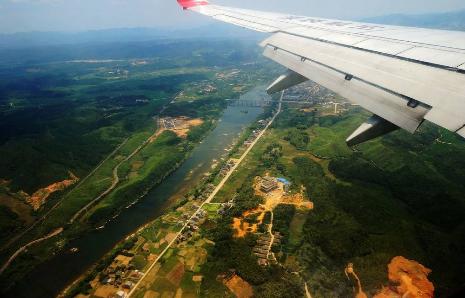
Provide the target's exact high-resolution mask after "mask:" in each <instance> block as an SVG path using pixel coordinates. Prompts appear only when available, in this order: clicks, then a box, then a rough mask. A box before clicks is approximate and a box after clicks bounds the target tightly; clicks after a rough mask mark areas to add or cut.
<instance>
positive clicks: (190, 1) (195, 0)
mask: <svg viewBox="0 0 465 298" xmlns="http://www.w3.org/2000/svg"><path fill="white" fill-rule="evenodd" d="M178 3H179V5H181V6H182V8H184V9H188V8H191V7H195V6H200V5H208V1H206V0H178Z"/></svg>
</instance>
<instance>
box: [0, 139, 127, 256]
mask: <svg viewBox="0 0 465 298" xmlns="http://www.w3.org/2000/svg"><path fill="white" fill-rule="evenodd" d="M128 139H129V138H126V139H125V140H124V141H123V142H122V143H121V144H120V145H118V147H116V149H115V150H113V151H112V152H111V153H110V154H108V155H107V157H106V158H105V159H104V160H102V161H101V162H100V163H99V164H98V165H97V166H96V167H95V168H94V169H93V170H92V171H91V172H90V173H89V174H88V175H87V176H86V177H84V178H83V179H81V181H79V183H78V184H77V185H76V186H75V187H73V189H72V190H71V191H70V192H68V193H67V194H66V195H64V196H63V198H62V199H61V200H59V201H58V202H56V203H55V205H53V206H52V208H50V209H49V210H48V211H47V212H46V213H45V214H44V215H42V217H40V218H39V219H38V220H36V221H34V223H32V225H30V226H29V227H28V228H27V229H26V230H24V231H22V232H21V233H19V234H17V235H16V236H15V237H13V238H12V239H11V240H10V241H8V242H7V243H6V244H5V245H4V246H2V248H1V249H0V251H3V250H5V249H7V248H8V247H10V246H11V245H13V244H14V243H15V242H16V241H18V240H19V239H21V238H22V237H23V236H24V235H25V234H26V233H28V232H29V231H31V230H32V229H33V228H35V227H36V226H37V225H38V224H40V223H42V222H43V221H44V220H45V219H47V218H48V216H49V215H50V213H52V211H53V210H55V209H56V208H58V206H60V205H61V203H62V202H63V201H64V200H65V199H66V198H67V197H68V196H69V195H70V194H72V193H73V192H74V191H75V190H76V189H77V188H78V187H80V186H81V185H82V184H83V183H84V182H85V181H86V180H87V179H88V178H89V177H90V176H92V175H93V174H94V173H95V172H96V171H97V170H98V169H100V167H101V166H102V165H103V164H104V163H105V162H106V161H107V160H108V159H110V157H112V156H113V155H114V154H115V153H116V152H117V151H118V150H119V149H120V148H121V147H123V146H124V144H126V142H127V141H128Z"/></svg>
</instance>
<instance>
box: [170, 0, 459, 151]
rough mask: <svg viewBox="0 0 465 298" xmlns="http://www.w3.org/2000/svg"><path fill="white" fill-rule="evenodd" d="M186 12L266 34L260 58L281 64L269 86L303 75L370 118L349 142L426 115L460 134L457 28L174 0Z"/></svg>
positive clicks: (410, 125)
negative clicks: (281, 71)
mask: <svg viewBox="0 0 465 298" xmlns="http://www.w3.org/2000/svg"><path fill="white" fill-rule="evenodd" d="M178 3H179V4H180V5H181V6H182V7H183V8H184V9H185V10H189V11H194V12H197V13H201V14H204V15H207V16H210V17H212V18H215V19H217V20H220V21H223V22H227V23H231V24H234V25H238V26H241V27H245V28H248V29H252V30H255V31H260V32H266V33H271V34H272V35H271V36H270V37H268V38H267V39H266V40H264V41H263V42H262V43H261V46H262V47H264V55H265V56H266V57H268V58H270V59H272V60H274V61H276V62H278V63H279V64H282V65H283V66H285V67H287V68H288V72H287V73H285V74H283V75H282V76H281V77H280V78H278V79H277V80H276V81H275V82H274V83H273V84H272V85H271V86H270V87H269V88H268V92H269V93H274V92H279V91H282V90H284V89H287V88H289V87H291V86H294V85H297V84H299V83H302V82H304V81H306V80H308V79H310V80H312V81H314V82H316V83H318V84H320V85H322V86H324V87H326V88H328V89H331V90H332V91H334V92H336V93H338V94H339V95H341V96H343V97H345V98H347V99H348V100H349V101H351V102H353V103H356V104H359V105H360V106H362V107H363V108H365V109H367V110H369V111H371V112H372V113H373V114H374V115H373V117H371V118H370V119H369V120H368V121H367V122H365V123H364V124H362V126H360V127H359V128H358V129H357V130H356V131H355V132H354V133H353V134H352V135H351V136H350V137H349V138H348V139H347V143H348V144H349V145H351V146H352V145H356V144H358V143H361V142H364V141H367V140H370V139H372V138H375V137H378V136H380V135H383V134H385V133H388V132H390V131H393V130H395V129H398V128H402V129H405V130H407V131H409V132H411V133H414V132H415V131H416V130H417V129H418V127H419V126H420V125H421V123H422V122H423V121H424V120H425V119H426V120H428V121H430V122H433V123H435V124H437V125H439V126H442V127H444V128H446V129H448V130H450V131H452V132H455V133H457V134H459V135H461V136H462V137H465V32H459V31H444V30H432V29H422V28H410V27H400V26H386V25H377V24H368V23H357V22H350V21H339V20H330V19H323V18H311V17H304V16H294V15H285V14H277V13H267V12H259V11H253V10H244V9H237V8H229V7H224V6H218V5H212V4H210V3H209V2H208V1H206V0H178Z"/></svg>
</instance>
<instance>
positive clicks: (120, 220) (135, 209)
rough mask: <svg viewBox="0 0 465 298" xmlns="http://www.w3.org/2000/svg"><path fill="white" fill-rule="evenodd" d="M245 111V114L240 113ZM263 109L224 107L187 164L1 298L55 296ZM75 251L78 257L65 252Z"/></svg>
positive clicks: (258, 92)
mask: <svg viewBox="0 0 465 298" xmlns="http://www.w3.org/2000/svg"><path fill="white" fill-rule="evenodd" d="M264 97H266V93H265V92H264V90H263V88H262V87H257V88H255V89H253V90H251V91H250V92H248V93H246V94H244V95H243V96H241V99H242V100H254V101H256V100H260V99H263V98H264ZM245 111H247V112H245ZM262 111H263V110H262V108H256V107H234V106H228V107H227V108H226V109H225V111H224V113H223V115H222V117H221V118H220V120H219V122H218V125H217V126H216V127H215V129H214V130H212V131H211V132H210V133H208V135H207V136H206V137H205V139H204V140H203V141H202V143H200V144H198V145H197V146H196V147H195V148H194V150H193V151H192V153H191V155H190V156H189V157H188V158H187V160H186V161H185V162H184V163H183V164H182V165H181V166H180V167H179V168H178V169H177V170H176V171H174V172H173V173H172V174H171V175H170V176H168V177H167V178H166V179H165V180H164V181H163V182H162V183H161V184H159V185H158V186H156V187H154V188H153V189H152V190H151V191H150V192H149V193H148V194H147V195H146V196H145V197H144V198H142V199H141V200H140V201H139V202H138V203H137V204H135V205H133V206H131V208H127V209H124V211H123V212H122V213H121V214H120V215H119V216H118V217H116V218H115V219H113V220H111V221H110V222H109V223H107V224H106V225H105V228H103V229H100V230H94V231H92V232H89V233H86V234H85V235H83V236H82V237H81V238H78V239H76V240H73V241H71V242H70V243H69V244H68V245H67V247H65V249H63V250H62V252H61V253H59V254H57V255H55V256H54V257H53V258H51V259H50V260H48V261H46V262H44V263H42V264H41V265H39V266H37V267H36V268H34V269H33V270H32V271H31V272H30V273H29V274H28V275H27V276H26V277H25V278H23V279H22V280H21V281H20V282H18V283H17V284H16V285H15V286H14V287H13V288H12V289H11V290H10V291H9V293H8V294H7V296H6V297H17V298H19V297H24V298H26V297H27V298H35V297H38V298H39V297H40V298H42V297H55V296H56V295H57V294H58V293H59V292H60V291H61V290H62V289H63V288H64V287H66V286H67V285H68V284H70V283H71V282H72V281H74V280H75V279H76V278H77V277H79V276H80V275H81V274H82V273H84V272H85V271H86V270H87V269H88V268H89V267H90V266H91V265H92V264H94V263H95V262H96V261H98V260H99V259H100V258H101V257H102V256H103V255H104V254H105V253H107V252H108V251H109V250H110V249H112V248H113V247H114V246H115V245H116V244H117V243H118V242H119V241H121V240H122V239H124V238H125V237H126V236H128V235H130V234H131V233H133V232H134V231H136V230H137V229H138V228H139V227H141V226H143V225H144V224H146V223H148V222H150V221H152V220H154V219H156V218H157V217H158V216H160V215H161V214H162V213H163V211H164V210H165V209H166V207H167V206H169V204H168V202H173V201H175V200H176V199H178V198H180V197H182V196H183V194H184V193H185V192H186V191H188V190H189V189H190V188H191V187H192V186H193V185H195V184H196V183H198V182H199V181H200V179H202V177H203V176H204V175H205V174H206V173H208V172H209V171H210V170H211V168H212V165H213V164H214V161H215V160H220V159H221V158H222V156H224V155H225V154H226V153H227V150H228V149H229V148H230V147H231V146H232V145H233V144H234V142H235V140H237V137H238V136H239V135H240V133H241V132H242V131H243V129H244V128H246V127H247V126H249V125H250V124H251V123H252V122H253V121H254V120H255V119H256V118H257V117H258V116H259V115H260V113H261V112H262ZM73 247H77V248H78V249H79V251H78V252H77V253H70V252H69V250H70V248H73Z"/></svg>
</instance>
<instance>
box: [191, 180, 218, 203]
mask: <svg viewBox="0 0 465 298" xmlns="http://www.w3.org/2000/svg"><path fill="white" fill-rule="evenodd" d="M214 190H215V185H214V184H212V183H209V184H207V185H206V186H205V189H204V190H203V191H202V193H201V194H200V195H199V196H197V197H195V198H194V199H196V200H199V201H204V200H206V199H207V198H208V197H209V196H210V195H211V194H212V192H213V191H214ZM197 208H198V207H197Z"/></svg>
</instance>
